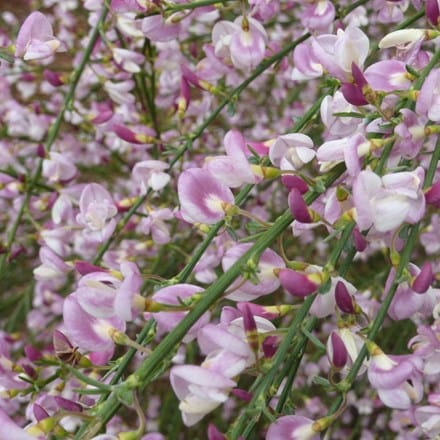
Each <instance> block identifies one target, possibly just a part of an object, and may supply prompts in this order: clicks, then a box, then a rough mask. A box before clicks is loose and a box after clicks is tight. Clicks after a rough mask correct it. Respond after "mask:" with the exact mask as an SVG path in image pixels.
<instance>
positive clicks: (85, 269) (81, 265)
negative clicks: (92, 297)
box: [75, 260, 108, 275]
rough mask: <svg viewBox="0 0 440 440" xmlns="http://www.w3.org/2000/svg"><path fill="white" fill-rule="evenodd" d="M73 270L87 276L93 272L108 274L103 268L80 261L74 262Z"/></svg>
mask: <svg viewBox="0 0 440 440" xmlns="http://www.w3.org/2000/svg"><path fill="white" fill-rule="evenodd" d="M75 269H76V270H77V272H79V273H80V274H81V275H87V274H89V273H93V272H108V270H106V269H104V268H103V267H99V266H95V265H94V264H92V263H88V262H87V261H81V260H78V261H75Z"/></svg>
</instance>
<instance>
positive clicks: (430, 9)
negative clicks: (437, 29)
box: [425, 0, 440, 26]
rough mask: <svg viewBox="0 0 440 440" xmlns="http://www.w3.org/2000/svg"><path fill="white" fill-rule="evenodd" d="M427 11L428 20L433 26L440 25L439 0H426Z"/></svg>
mask: <svg viewBox="0 0 440 440" xmlns="http://www.w3.org/2000/svg"><path fill="white" fill-rule="evenodd" d="M425 13H426V18H427V19H428V21H429V22H430V23H431V24H432V25H433V26H438V24H439V16H440V10H439V4H438V0H426V5H425Z"/></svg>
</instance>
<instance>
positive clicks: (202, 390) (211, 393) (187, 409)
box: [170, 365, 236, 426]
mask: <svg viewBox="0 0 440 440" xmlns="http://www.w3.org/2000/svg"><path fill="white" fill-rule="evenodd" d="M170 382H171V386H172V387H173V390H174V392H175V393H176V396H177V398H178V399H179V400H180V404H179V409H180V411H181V412H182V418H183V423H184V424H185V425H186V426H193V425H195V424H196V423H197V422H198V421H199V420H201V419H202V418H203V417H204V416H205V415H206V414H208V413H210V412H211V411H213V410H214V409H215V408H217V407H218V406H219V405H221V404H222V403H224V402H226V400H228V395H229V391H230V390H231V389H232V387H234V386H235V385H236V383H235V382H234V381H233V380H232V379H230V378H229V377H226V376H224V375H223V374H221V373H219V372H217V371H212V370H211V369H208V368H204V367H201V366H196V365H179V366H176V367H173V368H171V370H170Z"/></svg>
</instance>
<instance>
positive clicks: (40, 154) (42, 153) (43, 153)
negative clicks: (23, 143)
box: [37, 144, 46, 159]
mask: <svg viewBox="0 0 440 440" xmlns="http://www.w3.org/2000/svg"><path fill="white" fill-rule="evenodd" d="M37 156H38V157H39V158H41V159H44V158H45V157H46V150H45V149H44V145H43V144H38V145H37Z"/></svg>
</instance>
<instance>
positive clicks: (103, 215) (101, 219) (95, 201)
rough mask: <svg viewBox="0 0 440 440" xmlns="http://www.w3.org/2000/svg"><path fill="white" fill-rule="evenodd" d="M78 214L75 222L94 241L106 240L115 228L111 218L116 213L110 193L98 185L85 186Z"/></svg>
mask: <svg viewBox="0 0 440 440" xmlns="http://www.w3.org/2000/svg"><path fill="white" fill-rule="evenodd" d="M79 208H80V213H79V214H78V215H77V217H76V220H77V222H78V223H79V224H80V225H82V226H84V228H85V229H84V233H85V234H86V235H87V236H88V237H90V238H91V239H92V240H94V241H98V242H103V241H105V240H107V239H108V238H109V237H110V235H111V234H112V233H113V231H114V230H115V227H116V220H115V219H114V218H113V217H114V216H115V215H116V213H117V212H118V210H117V208H116V205H115V204H114V202H113V199H112V197H111V195H110V193H109V192H108V191H107V190H106V189H105V188H104V187H103V186H102V185H99V184H98V183H90V184H89V185H86V187H85V188H84V189H83V191H82V193H81V197H80V199H79Z"/></svg>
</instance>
